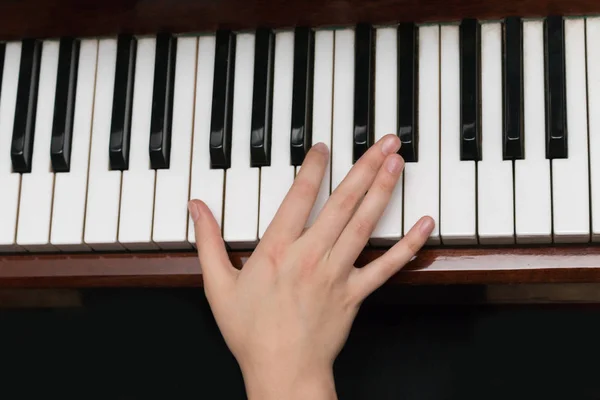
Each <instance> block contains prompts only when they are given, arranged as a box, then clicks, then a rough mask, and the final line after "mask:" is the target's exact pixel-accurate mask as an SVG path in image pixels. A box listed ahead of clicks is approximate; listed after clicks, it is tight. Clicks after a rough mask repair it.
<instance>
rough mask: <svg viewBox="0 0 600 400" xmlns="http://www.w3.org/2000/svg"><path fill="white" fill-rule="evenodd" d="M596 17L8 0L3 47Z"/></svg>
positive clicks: (338, 3) (570, 9)
mask: <svg viewBox="0 0 600 400" xmlns="http://www.w3.org/2000/svg"><path fill="white" fill-rule="evenodd" d="M598 12H600V2H598V1H595V0H517V1H503V0H368V1H366V0H301V1H293V2H292V1H286V0H218V1H217V0H176V1H172V0H171V1H169V0H93V1H91V0H87V1H81V0H19V1H17V0H3V1H0V39H11V38H12V39H19V38H23V37H26V36H37V37H52V36H63V35H74V36H97V35H113V34H116V33H118V32H131V33H156V32H158V31H161V30H168V31H171V32H195V31H206V30H209V31H211V30H215V29H216V28H218V27H224V28H232V29H251V28H256V27H257V26H268V27H291V26H297V25H303V24H304V25H309V26H315V27H317V26H332V25H347V24H354V23H357V22H360V21H362V22H372V23H389V22H401V21H417V22H428V21H448V20H458V19H460V18H464V17H476V18H481V19H489V18H501V17H505V16H508V15H520V16H527V17H534V16H546V15H549V14H562V15H584V14H595V13H598Z"/></svg>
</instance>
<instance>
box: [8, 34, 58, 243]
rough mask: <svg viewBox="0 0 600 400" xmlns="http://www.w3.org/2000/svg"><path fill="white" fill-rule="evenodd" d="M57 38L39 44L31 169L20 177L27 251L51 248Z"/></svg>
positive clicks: (21, 237) (22, 238) (21, 234)
mask: <svg viewBox="0 0 600 400" xmlns="http://www.w3.org/2000/svg"><path fill="white" fill-rule="evenodd" d="M58 52H59V42H58V41H57V40H46V41H44V42H43V44H42V58H41V64H40V78H39V84H38V98H37V108H36V115H35V120H36V121H35V136H34V141H33V157H32V163H31V164H32V165H31V172H30V173H27V174H23V177H22V178H21V201H20V203H19V222H18V226H17V244H18V245H19V246H22V247H23V248H25V249H26V250H28V251H52V250H54V249H55V248H54V246H52V245H51V244H50V226H51V219H52V198H53V194H54V173H53V172H52V165H51V162H50V141H51V139H52V120H53V117H54V97H55V94H56V80H57V78H56V73H57V71H58Z"/></svg>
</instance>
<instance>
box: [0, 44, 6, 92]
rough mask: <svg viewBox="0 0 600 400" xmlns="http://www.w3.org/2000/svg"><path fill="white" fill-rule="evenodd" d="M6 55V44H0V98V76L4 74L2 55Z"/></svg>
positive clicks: (0, 86) (0, 84)
mask: <svg viewBox="0 0 600 400" xmlns="http://www.w3.org/2000/svg"><path fill="white" fill-rule="evenodd" d="M5 53H6V44H4V43H0V96H2V75H3V73H4V54H5Z"/></svg>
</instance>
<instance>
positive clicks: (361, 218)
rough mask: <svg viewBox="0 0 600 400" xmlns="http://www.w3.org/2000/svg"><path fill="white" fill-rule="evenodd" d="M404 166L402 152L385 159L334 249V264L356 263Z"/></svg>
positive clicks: (331, 256)
mask: <svg viewBox="0 0 600 400" xmlns="http://www.w3.org/2000/svg"><path fill="white" fill-rule="evenodd" d="M403 166H404V160H402V157H400V156H399V155H398V154H392V155H390V156H388V157H387V158H386V159H385V162H384V164H383V167H382V168H381V169H380V170H379V173H378V174H377V177H376V178H375V182H373V186H371V188H370V189H369V191H368V192H367V195H366V196H365V198H364V200H363V201H362V203H361V204H360V206H358V210H357V211H356V213H355V214H354V215H353V216H352V219H351V220H350V222H349V223H348V225H347V226H346V227H345V228H344V230H343V232H342V234H341V235H340V237H339V239H338V241H337V242H336V243H335V245H334V246H333V249H332V250H331V254H330V256H329V258H330V259H331V260H333V262H334V264H336V265H340V266H341V267H342V268H346V267H349V266H352V265H354V262H355V261H356V259H357V258H358V256H359V255H360V252H361V251H362V250H363V248H364V247H365V245H366V244H367V242H368V241H369V238H370V237H371V234H372V233H373V231H374V230H375V227H376V226H377V223H378V221H379V219H380V218H381V216H382V215H383V213H384V211H385V209H386V207H387V205H388V203H389V201H390V198H391V197H392V193H393V192H394V188H395V187H396V184H397V183H398V178H400V174H401V172H402V168H403Z"/></svg>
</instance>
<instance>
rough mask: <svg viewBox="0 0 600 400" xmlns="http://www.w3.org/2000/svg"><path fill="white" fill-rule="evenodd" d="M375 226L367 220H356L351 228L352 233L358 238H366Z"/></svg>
mask: <svg viewBox="0 0 600 400" xmlns="http://www.w3.org/2000/svg"><path fill="white" fill-rule="evenodd" d="M374 228H375V224H374V223H373V221H371V220H370V219H368V218H357V220H356V222H355V223H354V226H353V231H354V233H355V234H356V235H358V236H359V237H368V236H370V235H371V232H373V229H374Z"/></svg>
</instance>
